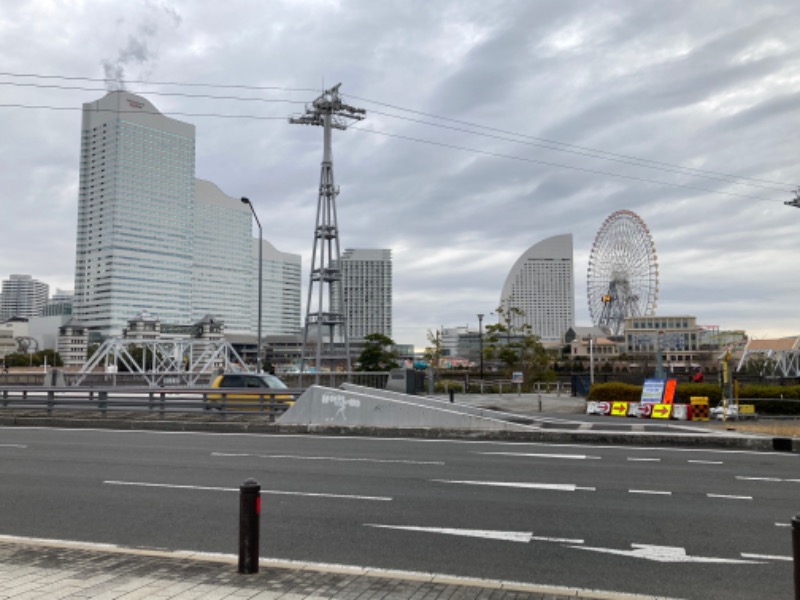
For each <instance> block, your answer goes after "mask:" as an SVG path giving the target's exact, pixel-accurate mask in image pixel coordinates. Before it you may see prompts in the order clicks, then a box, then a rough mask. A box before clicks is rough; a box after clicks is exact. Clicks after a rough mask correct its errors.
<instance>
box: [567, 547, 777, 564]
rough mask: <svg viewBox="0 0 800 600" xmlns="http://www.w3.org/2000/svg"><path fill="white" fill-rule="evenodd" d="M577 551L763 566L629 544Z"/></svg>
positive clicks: (667, 561)
mask: <svg viewBox="0 0 800 600" xmlns="http://www.w3.org/2000/svg"><path fill="white" fill-rule="evenodd" d="M573 548H578V549H579V550H590V551H592V552H602V553H604V554H616V555H618V556H627V557H630V558H642V559H644V560H650V561H654V562H662V563H723V564H740V565H741V564H745V565H753V564H763V563H759V562H756V561H752V560H740V559H737V558H712V557H705V556H689V555H688V554H686V549H685V548H677V547H674V546H651V545H649V544H631V548H633V550H617V549H615V548H592V547H590V546H573Z"/></svg>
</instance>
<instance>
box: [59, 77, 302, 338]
mask: <svg viewBox="0 0 800 600" xmlns="http://www.w3.org/2000/svg"><path fill="white" fill-rule="evenodd" d="M258 243H259V241H258V239H255V238H253V235H252V215H251V213H250V209H249V207H248V206H247V205H245V204H243V203H242V202H241V201H240V200H239V199H238V198H233V197H230V196H227V195H226V194H224V193H223V192H222V191H221V190H220V189H219V188H218V187H217V186H216V185H214V184H213V183H211V182H208V181H203V180H197V179H195V128H194V125H191V124H189V123H183V122H181V121H177V120H175V119H171V118H169V117H166V116H164V115H162V114H161V113H160V112H159V111H158V110H157V109H156V108H155V107H154V106H153V105H152V104H151V103H150V102H149V101H147V100H146V99H145V98H143V97H141V96H137V95H134V94H131V93H129V92H126V91H115V92H110V93H109V94H107V95H106V96H104V97H103V98H101V99H100V100H97V101H95V102H89V103H86V104H84V105H83V124H82V140H81V165H80V191H79V200H78V235H77V254H76V260H75V305H74V314H75V317H76V319H78V320H79V321H80V322H81V323H82V324H84V325H85V326H86V327H88V328H89V329H90V330H93V331H96V332H99V333H100V334H102V335H103V336H108V335H119V334H120V333H121V331H122V329H123V328H124V327H126V326H127V321H128V320H129V319H131V318H133V317H134V316H135V315H136V314H137V313H139V312H140V311H142V310H146V311H148V312H150V313H151V314H155V315H156V316H157V317H158V318H159V319H160V320H161V322H162V323H174V324H188V323H192V322H196V321H199V320H200V319H202V318H203V317H204V316H205V315H207V314H211V315H213V316H214V317H217V318H219V319H220V320H222V321H223V322H224V323H225V330H226V332H229V333H249V334H255V333H256V329H257V322H256V320H257V317H256V315H257V312H258V306H257V286H258V281H257V278H258ZM264 250H265V251H264V269H263V270H264V285H263V288H264V289H265V290H266V291H267V293H266V294H264V293H262V296H263V298H264V301H263V317H262V323H263V327H262V329H263V334H264V335H270V334H284V333H295V332H297V330H298V329H299V327H300V256H299V255H295V254H287V253H282V252H279V251H277V250H276V249H275V248H274V247H273V246H272V245H271V244H269V243H268V242H264ZM275 290H279V292H274V291H275Z"/></svg>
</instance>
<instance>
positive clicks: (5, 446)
mask: <svg viewBox="0 0 800 600" xmlns="http://www.w3.org/2000/svg"><path fill="white" fill-rule="evenodd" d="M27 447H28V446H27V445H26V444H0V448H27Z"/></svg>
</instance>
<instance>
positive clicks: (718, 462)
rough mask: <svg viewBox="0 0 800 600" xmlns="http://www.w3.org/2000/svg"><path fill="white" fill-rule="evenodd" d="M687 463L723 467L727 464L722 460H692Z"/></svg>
mask: <svg viewBox="0 0 800 600" xmlns="http://www.w3.org/2000/svg"><path fill="white" fill-rule="evenodd" d="M686 462H688V463H692V464H695V465H723V464H725V463H723V462H722V461H721V460H692V459H689V460H687V461H686Z"/></svg>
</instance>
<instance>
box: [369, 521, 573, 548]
mask: <svg viewBox="0 0 800 600" xmlns="http://www.w3.org/2000/svg"><path fill="white" fill-rule="evenodd" d="M364 526H365V527H377V528H380V529H399V530H402V531H419V532H423V533H440V534H443V535H458V536H462V537H474V538H481V539H487V540H499V541H502V542H520V543H523V544H527V543H529V542H531V541H532V540H533V541H537V542H553V543H556V544H583V540H573V539H569V538H556V537H544V536H535V535H533V532H530V531H493V530H484V529H455V528H448V527H414V526H410V525H379V524H377V523H365V524H364Z"/></svg>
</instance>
